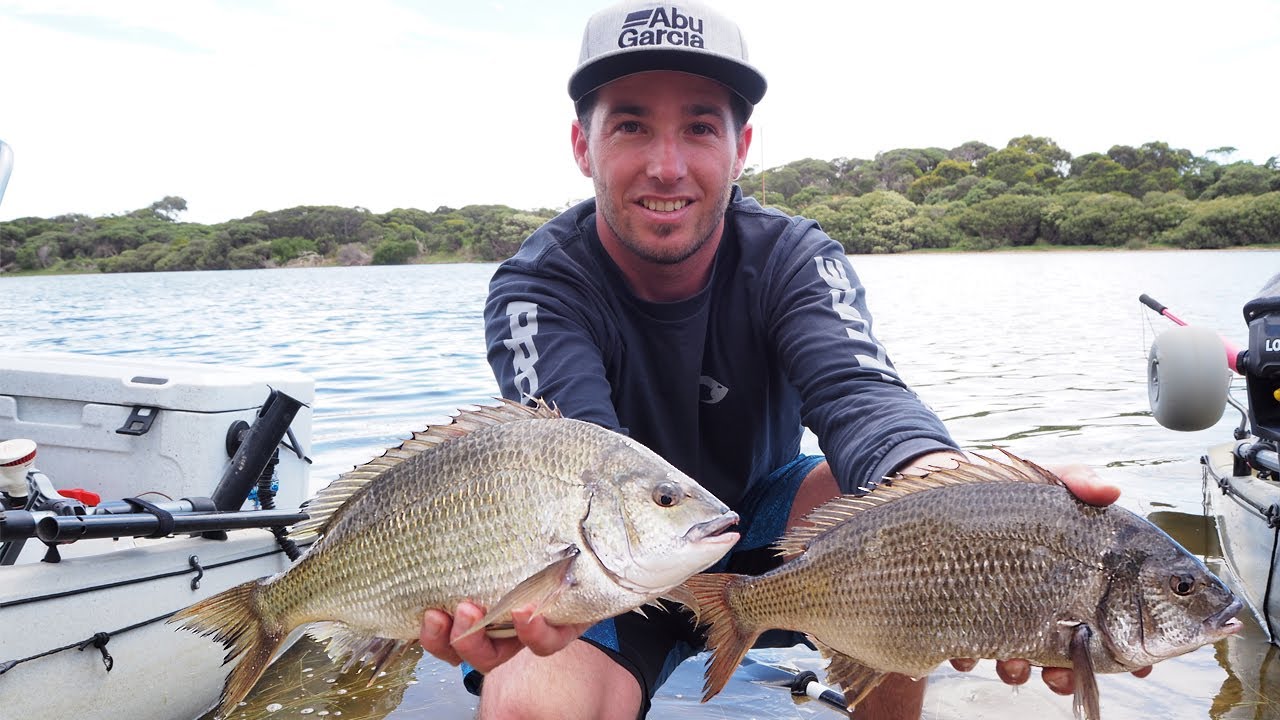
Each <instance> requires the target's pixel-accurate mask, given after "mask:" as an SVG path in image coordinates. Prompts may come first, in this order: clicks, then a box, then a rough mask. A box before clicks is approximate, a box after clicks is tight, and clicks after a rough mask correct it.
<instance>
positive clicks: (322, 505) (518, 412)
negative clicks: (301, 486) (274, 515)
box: [289, 399, 561, 540]
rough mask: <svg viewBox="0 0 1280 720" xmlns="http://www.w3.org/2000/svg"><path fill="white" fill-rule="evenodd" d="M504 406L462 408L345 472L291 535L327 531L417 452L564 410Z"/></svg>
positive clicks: (323, 492) (309, 507)
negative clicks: (331, 522) (339, 512)
mask: <svg viewBox="0 0 1280 720" xmlns="http://www.w3.org/2000/svg"><path fill="white" fill-rule="evenodd" d="M500 402H501V403H502V404H501V405H492V406H490V405H482V406H479V407H477V408H475V409H473V410H460V411H458V414H457V415H455V416H454V417H453V419H452V420H451V421H450V422H449V424H448V425H435V426H431V427H428V428H427V429H425V430H423V431H421V432H415V433H414V434H413V437H411V438H409V439H408V440H405V441H404V442H403V443H401V444H400V445H398V446H396V447H393V448H388V449H387V450H386V451H385V452H383V453H382V455H379V456H378V457H375V458H374V459H372V460H370V461H369V462H367V463H365V464H363V465H359V466H356V467H355V468H353V469H351V470H349V471H347V472H345V473H343V474H341V475H339V476H338V478H337V479H336V480H334V481H333V482H332V483H330V484H329V486H328V487H326V488H325V489H323V490H321V491H320V492H319V493H317V494H316V496H315V497H314V498H312V499H311V500H310V501H309V502H308V503H306V505H305V506H304V509H305V510H306V512H307V514H308V515H310V517H309V518H308V519H307V520H304V521H303V522H300V523H298V524H297V525H295V526H293V528H292V529H291V530H290V532H289V535H290V536H291V537H292V538H293V539H295V540H302V539H307V538H310V537H312V536H315V535H320V534H323V533H324V531H325V529H326V527H327V526H328V524H329V520H330V519H331V518H332V517H333V514H334V513H335V512H336V511H337V510H338V508H340V507H342V506H343V505H344V504H345V503H346V502H347V501H348V500H350V499H351V498H352V496H354V495H355V494H356V493H358V492H360V490H361V489H363V488H364V487H365V486H366V485H368V484H369V483H370V481H372V480H373V479H374V478H377V477H379V476H381V475H382V474H383V473H385V472H386V471H387V470H388V469H390V468H393V467H395V466H396V465H399V464H400V463H402V462H404V461H405V460H408V459H409V458H411V457H414V456H415V455H419V454H421V453H424V452H429V451H431V450H434V449H435V448H437V447H438V446H440V445H441V444H443V443H446V442H449V441H450V440H452V439H454V438H458V437H462V436H463V435H467V434H469V433H472V432H475V431H476V430H479V429H480V428H484V427H488V426H490V425H501V424H503V423H509V422H516V421H519V420H533V419H538V418H541V419H551V418H558V417H561V415H560V411H559V410H558V409H556V408H554V407H552V406H551V405H548V404H547V403H546V402H545V401H543V400H541V399H539V400H535V401H534V402H535V403H536V404H535V405H534V406H532V407H530V406H528V405H524V404H522V403H518V402H516V401H514V400H506V399H500Z"/></svg>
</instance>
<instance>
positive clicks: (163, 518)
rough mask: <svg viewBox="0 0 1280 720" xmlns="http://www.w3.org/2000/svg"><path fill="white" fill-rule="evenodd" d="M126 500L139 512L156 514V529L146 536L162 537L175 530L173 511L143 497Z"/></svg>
mask: <svg viewBox="0 0 1280 720" xmlns="http://www.w3.org/2000/svg"><path fill="white" fill-rule="evenodd" d="M124 501H125V502H127V503H129V505H130V507H132V508H133V509H134V510H137V511H138V512H145V513H151V514H152V515H155V516H156V523H157V527H156V531H155V532H153V533H151V534H150V535H147V536H146V537H149V538H162V537H165V536H167V535H169V534H170V533H172V532H173V527H174V524H173V513H171V512H169V511H168V510H165V509H163V508H161V507H159V506H157V505H154V504H152V503H149V502H147V501H146V500H142V499H141V498H125V499H124Z"/></svg>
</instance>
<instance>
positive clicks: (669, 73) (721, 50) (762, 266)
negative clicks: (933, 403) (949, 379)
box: [422, 0, 1118, 720]
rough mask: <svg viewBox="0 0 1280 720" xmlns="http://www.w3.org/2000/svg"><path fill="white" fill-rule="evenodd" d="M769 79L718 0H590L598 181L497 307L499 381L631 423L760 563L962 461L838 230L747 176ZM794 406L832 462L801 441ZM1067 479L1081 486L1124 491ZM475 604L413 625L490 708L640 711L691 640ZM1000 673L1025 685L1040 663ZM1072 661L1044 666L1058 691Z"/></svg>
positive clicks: (528, 258) (583, 73) (911, 709)
mask: <svg viewBox="0 0 1280 720" xmlns="http://www.w3.org/2000/svg"><path fill="white" fill-rule="evenodd" d="M765 87H766V85H765V79H764V76H763V75H762V74H761V73H760V72H759V71H758V70H756V69H755V68H754V67H752V66H751V65H750V64H748V62H747V55H746V49H745V47H744V45H743V41H742V36H741V33H740V32H739V30H738V28H737V26H736V25H734V24H733V23H732V22H731V21H729V20H728V19H727V18H725V17H723V16H721V15H719V14H717V13H715V12H714V11H712V10H710V9H708V8H705V7H702V6H698V5H695V4H692V3H688V2H684V1H683V0H677V2H668V3H656V2H643V1H637V0H628V1H627V2H624V3H622V4H620V5H616V6H613V7H611V8H608V9H606V10H604V11H601V12H600V13H597V14H596V15H594V16H593V17H592V18H591V19H590V21H589V22H588V25H587V29H586V33H585V35H584V39H583V46H582V54H581V61H580V63H579V65H578V68H577V70H576V71H575V72H574V73H573V76H572V77H571V78H570V81H569V94H570V97H571V99H572V100H573V101H574V103H575V108H576V110H577V115H578V117H577V120H576V121H575V122H574V123H573V131H572V142H573V153H574V157H575V159H576V160H577V163H578V167H579V169H580V170H581V171H582V173H583V174H584V175H586V176H588V177H590V178H592V180H593V183H594V185H595V198H594V200H589V201H587V202H584V203H582V204H579V205H578V206H576V207H574V208H571V209H569V210H567V211H565V212H564V213H563V214H561V215H560V216H559V217H557V218H555V219H554V220H552V221H550V222H549V223H547V224H546V225H545V226H543V227H542V228H540V229H539V230H538V231H537V232H535V233H534V234H533V235H531V236H530V237H529V238H528V239H527V240H526V241H525V243H524V245H523V246H522V247H521V249H520V251H519V252H518V253H517V254H516V256H515V257H513V258H512V259H510V260H508V261H507V262H506V263H504V264H503V265H502V266H501V267H500V268H499V270H498V271H497V273H496V274H495V275H494V278H493V281H492V283H491V286H490V295H489V300H488V303H487V306H486V310H485V320H486V329H487V337H488V342H489V361H490V363H491V365H492V366H493V369H494V372H495V375H496V376H497V379H498V382H499V385H500V387H501V389H502V392H503V394H504V395H505V396H507V397H509V398H513V399H516V398H519V399H526V400H527V399H529V398H534V397H542V398H545V399H547V400H549V401H550V402H553V403H555V404H556V405H557V406H559V408H560V409H561V411H562V412H564V413H565V414H566V415H568V416H570V417H575V418H578V419H581V420H587V421H590V422H595V423H598V424H600V425H603V426H605V427H608V428H612V429H616V430H618V431H621V432H626V433H628V434H630V435H631V436H632V437H634V438H635V439H637V440H639V441H640V442H642V443H644V444H645V445H647V446H649V447H651V448H652V449H654V450H655V451H657V452H658V453H659V454H660V455H662V456H663V457H664V458H666V459H667V460H668V461H670V462H671V463H672V464H674V465H676V466H677V467H679V468H680V469H681V470H683V471H685V472H686V473H688V474H689V475H691V476H692V477H694V478H695V479H697V480H698V482H699V483H701V484H702V485H703V486H705V487H706V488H707V489H709V490H711V491H712V492H713V493H715V494H716V495H717V496H719V497H720V498H721V499H722V500H724V501H725V502H726V503H727V504H729V505H730V506H731V507H732V508H733V509H735V510H736V511H737V512H738V513H739V514H740V515H741V517H742V523H741V525H740V527H739V530H740V532H741V534H742V540H741V542H740V543H739V545H738V546H737V547H735V548H734V550H733V551H732V552H731V553H730V554H729V556H727V557H726V559H725V560H723V561H722V562H721V563H720V565H719V566H717V568H716V569H727V570H730V571H735V572H749V573H759V572H763V571H765V570H767V569H768V568H769V567H771V566H772V564H773V563H775V562H776V560H775V559H774V558H773V556H772V553H771V551H770V550H769V548H768V546H769V545H770V544H771V543H772V542H773V541H774V540H776V539H777V538H778V537H779V536H780V535H781V534H782V533H783V531H784V530H785V528H787V527H790V526H791V525H794V524H795V523H796V522H798V521H799V520H800V518H802V517H803V516H804V515H805V514H806V513H807V512H808V511H809V510H811V509H812V508H814V507H816V506H817V505H819V504H821V503H822V502H824V501H825V500H827V499H829V498H831V497H833V496H835V495H837V494H839V493H841V492H854V491H857V490H858V489H860V488H866V487H869V486H872V485H874V484H875V483H876V482H877V481H878V480H879V479H880V478H882V477H884V476H886V475H889V474H891V473H893V472H898V471H911V470H914V469H918V468H923V467H927V466H930V465H935V466H936V465H941V464H949V463H953V462H954V459H955V458H956V457H958V450H957V449H956V446H955V443H954V441H953V440H952V439H951V437H950V436H949V434H948V433H947V431H946V429H945V428H944V427H943V424H942V422H941V421H940V420H939V419H938V418H937V416H936V415H934V413H933V412H931V411H930V410H929V409H928V408H927V407H926V406H925V405H924V404H923V403H922V402H921V401H920V400H919V399H918V398H917V397H916V396H915V395H914V394H913V393H912V392H911V391H910V390H909V389H908V388H907V386H906V385H905V383H904V382H903V381H902V379H901V378H900V377H899V376H898V373H897V371H896V370H895V369H894V367H893V365H892V364H891V363H890V361H889V359H888V357H887V354H886V353H885V350H884V348H883V347H882V346H881V345H880V344H879V343H878V342H877V341H876V340H875V338H874V336H873V335H872V333H871V317H870V315H869V313H868V312H867V307H866V303H865V298H864V293H863V289H862V287H861V285H860V284H859V282H858V279H857V276H856V275H855V274H854V272H853V269H852V267H850V265H849V261H848V259H847V257H846V256H845V254H844V252H843V250H842V248H841V247H840V245H839V244H838V243H836V242H834V241H833V240H831V239H830V238H829V237H828V236H827V235H826V234H825V233H823V232H822V231H821V230H820V229H819V228H818V227H817V225H816V224H815V223H813V222H811V221H808V220H805V219H803V218H796V217H789V216H786V215H783V214H781V213H778V212H776V211H770V210H765V209H763V208H761V207H760V206H759V205H758V204H757V203H756V202H755V201H754V200H751V199H746V198H743V197H742V196H741V192H740V191H739V189H738V188H737V187H736V186H735V185H734V181H735V180H736V179H737V177H738V176H739V175H740V174H741V172H742V169H743V165H744V163H745V161H746V158H747V151H748V148H749V147H750V144H751V126H750V125H749V124H748V123H747V120H748V118H749V116H750V114H751V111H752V108H753V106H754V105H755V104H756V103H758V102H759V101H760V100H761V98H762V97H763V96H764V93H765ZM802 425H803V426H806V427H809V428H811V429H812V430H813V431H814V433H815V434H816V435H817V436H818V438H819V441H820V444H821V446H822V449H823V451H824V453H825V454H826V459H825V460H824V459H823V458H818V457H805V456H800V455H799V448H800V439H801V433H802ZM1074 476H1075V477H1074V479H1073V483H1074V485H1075V487H1076V492H1077V494H1080V495H1082V497H1084V496H1086V495H1088V497H1087V498H1086V499H1093V500H1097V501H1102V502H1110V501H1111V500H1114V496H1115V494H1116V493H1117V492H1118V491H1114V489H1110V488H1100V487H1097V486H1096V485H1095V484H1094V483H1093V482H1092V478H1091V477H1090V476H1089V474H1088V473H1087V471H1080V470H1077V471H1076V472H1075V473H1074ZM482 615H483V612H482V609H480V608H477V607H475V606H474V605H470V604H467V603H464V604H462V605H461V606H459V608H458V609H457V610H456V612H455V613H454V615H453V617H452V618H450V617H449V616H448V615H446V614H444V613H441V612H439V611H431V612H428V613H427V615H426V617H425V618H424V621H423V630H422V644H423V646H424V648H426V649H427V650H428V651H429V652H431V653H432V654H434V655H436V656H437V657H441V658H443V659H446V660H448V661H450V662H454V663H457V662H459V661H466V662H467V663H468V664H469V665H471V666H472V667H473V668H474V672H469V673H468V676H467V678H468V686H469V687H471V688H475V685H476V684H477V683H478V682H479V680H480V676H481V675H483V676H484V677H483V690H484V692H483V694H482V696H481V704H480V712H481V715H482V716H485V717H503V718H507V717H556V718H565V717H583V718H612V717H617V718H624V719H625V720H631V718H635V717H637V715H640V716H643V714H644V713H645V712H646V711H647V709H648V706H649V700H650V698H651V697H652V696H653V693H654V692H655V691H656V690H657V688H658V687H659V686H660V685H661V683H662V682H663V681H664V680H665V679H666V677H667V674H668V673H669V672H670V671H671V670H672V669H673V668H674V667H675V665H676V664H678V663H679V662H680V661H681V660H683V659H684V658H686V657H688V656H690V655H691V654H693V653H694V652H695V651H696V650H697V649H698V645H699V643H700V638H699V636H698V635H697V634H696V633H695V632H694V631H693V628H691V627H690V625H691V623H690V621H689V619H688V617H687V615H685V614H683V613H669V614H667V613H649V615H650V617H649V618H643V617H641V616H639V615H637V614H634V613H632V614H627V615H624V616H622V617H619V618H615V619H613V620H609V621H606V622H604V623H601V624H600V625H596V626H593V627H591V628H589V629H588V628H583V627H561V628H557V627H552V626H548V625H547V624H546V623H545V622H544V621H542V620H541V619H540V618H536V617H532V608H524V609H521V610H520V611H518V612H517V613H516V614H515V624H516V630H517V638H512V639H510V640H503V641H493V640H490V639H488V638H486V637H485V636H484V635H483V633H477V634H475V635H473V636H472V637H469V638H465V639H462V640H459V641H458V642H457V643H456V644H451V643H450V640H451V639H457V638H458V636H459V635H460V634H461V633H462V632H463V631H465V630H466V629H467V628H469V627H471V626H472V625H473V624H474V623H475V622H476V621H477V620H478V619H479V618H480V617H481V616H482ZM584 631H585V633H584ZM580 635H581V638H580V639H579V636H580ZM787 635H788V636H787V637H784V638H781V640H782V641H783V642H785V643H786V644H788V645H789V644H792V643H794V642H795V640H796V638H795V637H794V636H790V634H787ZM523 647H528V648H529V649H530V650H532V652H529V653H518V651H519V650H520V649H521V648H523ZM517 653H518V654H517ZM960 664H965V665H967V666H969V667H971V666H972V664H971V663H963V662H962V663H959V664H958V665H957V666H960ZM1001 672H1002V674H1003V676H1005V677H1006V679H1007V681H1009V682H1022V681H1025V679H1026V677H1027V674H1028V673H1029V667H1028V666H1027V665H1026V663H1025V662H1022V661H1011V662H1010V663H1006V664H1004V665H1002V666H1001ZM1064 672H1065V671H1058V674H1057V675H1056V676H1055V675H1054V673H1050V672H1046V673H1045V677H1046V681H1047V682H1051V685H1052V684H1053V682H1055V681H1056V683H1057V685H1056V686H1055V687H1056V688H1058V689H1063V688H1064V687H1065V688H1066V689H1069V688H1070V685H1071V681H1072V679H1071V677H1070V673H1069V672H1065V675H1064V674H1063V673H1064ZM1055 677H1056V680H1055ZM924 686H925V682H924V681H923V680H922V681H918V682H917V681H912V680H910V679H908V678H902V677H897V676H892V677H891V678H890V679H889V680H886V681H885V682H884V683H882V684H881V685H880V686H879V687H878V688H877V689H876V690H875V691H874V692H873V693H872V694H871V695H870V696H869V697H868V698H867V699H866V700H865V701H864V702H863V704H861V705H860V706H859V715H858V716H859V717H870V718H882V719H899V718H903V719H905V718H918V717H919V715H920V707H921V702H922V698H923V693H924ZM473 691H474V690H473Z"/></svg>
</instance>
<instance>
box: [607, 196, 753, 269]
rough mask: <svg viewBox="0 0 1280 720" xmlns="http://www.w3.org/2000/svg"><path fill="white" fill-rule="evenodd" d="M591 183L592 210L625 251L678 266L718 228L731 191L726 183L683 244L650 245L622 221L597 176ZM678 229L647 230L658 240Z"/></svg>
mask: <svg viewBox="0 0 1280 720" xmlns="http://www.w3.org/2000/svg"><path fill="white" fill-rule="evenodd" d="M594 184H595V187H596V205H597V208H596V209H597V211H598V212H600V213H601V215H602V216H603V217H604V222H605V224H606V225H608V226H609V229H610V230H611V231H612V232H613V235H614V237H616V238H618V242H620V243H621V244H622V246H623V247H625V248H626V249H627V250H628V251H630V252H631V253H633V254H634V255H636V256H637V257H639V258H640V259H642V260H644V261H646V262H650V263H653V264H655V265H679V264H680V263H682V262H684V261H685V260H688V259H689V258H691V257H693V256H694V255H695V254H697V252H698V251H699V250H701V249H702V248H704V247H706V245H707V243H708V242H710V241H711V236H712V235H713V234H714V233H715V232H716V228H717V227H719V225H720V220H721V218H723V217H724V213H725V210H726V209H727V208H728V207H729V194H730V193H731V192H732V185H731V184H728V183H726V184H725V188H724V192H723V193H722V194H721V196H720V198H719V202H718V203H717V207H718V210H717V211H716V212H714V213H709V214H707V215H706V216H703V217H699V218H698V219H697V224H696V225H694V228H693V238H692V240H691V241H690V242H688V243H687V244H685V245H683V246H671V245H667V244H662V245H660V246H658V247H654V246H652V245H648V244H645V243H644V241H643V240H641V238H640V231H639V229H637V228H636V227H634V226H633V224H632V223H630V222H628V221H627V220H625V219H624V218H623V217H622V213H620V212H618V210H619V209H618V208H617V207H616V206H614V204H613V200H612V196H611V195H610V194H609V191H608V188H607V187H606V186H605V184H604V183H603V182H601V181H600V180H599V179H598V178H597V179H595V182H594ZM679 229H680V226H679V225H674V224H671V225H666V224H660V225H654V226H652V227H651V232H652V233H653V235H654V236H656V237H658V238H659V239H666V238H669V237H671V236H672V235H674V234H675V233H676V232H677V231H678V230H679Z"/></svg>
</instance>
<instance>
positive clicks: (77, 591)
mask: <svg viewBox="0 0 1280 720" xmlns="http://www.w3.org/2000/svg"><path fill="white" fill-rule="evenodd" d="M279 552H280V551H279V550H267V551H265V552H260V553H258V554H257V555H249V556H246V557H241V558H233V559H231V560H224V561H223V562H220V563H216V564H213V565H204V566H203V567H202V568H201V570H212V569H214V568H220V567H223V566H224V565H234V564H236V563H240V562H246V561H248V560H257V559H258V558H264V557H267V556H269V555H275V554H277V553H279ZM193 572H197V568H196V567H195V566H191V567H188V568H184V569H182V570H174V571H172V572H166V573H158V574H156V575H146V576H142V577H136V578H130V579H128V580H119V581H117V582H113V583H107V584H105V585H91V586H89V587H83V588H78V589H75V590H66V591H63V592H58V593H49V594H48V595H35V596H33V597H26V598H19V599H17V600H9V601H7V602H0V609H3V608H7V607H13V606H15V605H25V604H26V603H32V602H40V601H41V600H55V599H57V598H62V597H69V596H72V595H81V594H84V593H88V592H94V591H97V590H108V589H110V588H115V587H121V586H122V585H133V584H136V583H140V582H150V581H151V580H161V579H163V578H167V577H173V576H175V575H187V574H189V573H193Z"/></svg>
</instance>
